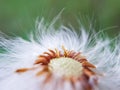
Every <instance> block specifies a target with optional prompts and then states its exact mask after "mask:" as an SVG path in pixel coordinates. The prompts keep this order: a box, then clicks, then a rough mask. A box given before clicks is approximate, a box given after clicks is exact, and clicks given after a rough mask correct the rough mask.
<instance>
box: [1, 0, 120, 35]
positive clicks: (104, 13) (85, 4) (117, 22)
mask: <svg viewBox="0 0 120 90" xmlns="http://www.w3.org/2000/svg"><path fill="white" fill-rule="evenodd" d="M63 8H64V11H63V13H62V14H61V17H60V21H62V23H64V24H65V25H68V24H71V25H73V26H74V27H75V28H76V29H78V28H79V27H80V24H79V23H78V22H79V20H80V21H81V22H82V23H83V24H84V25H86V27H87V24H89V23H92V24H93V26H94V28H95V29H96V30H97V31H100V30H102V29H105V28H109V29H108V30H107V29H106V32H107V33H108V34H109V36H111V37H112V36H116V35H117V34H118V32H120V0H0V31H2V32H4V33H7V34H10V35H12V34H15V35H20V36H23V37H25V34H26V33H28V32H29V31H31V30H34V29H35V21H36V19H37V17H40V18H41V17H44V18H45V20H46V21H48V22H49V21H50V20H52V19H53V18H54V17H55V16H56V15H58V14H59V12H60V11H61V10H62V9H63ZM114 26H115V27H114ZM116 26H117V27H116ZM112 27H114V28H112Z"/></svg>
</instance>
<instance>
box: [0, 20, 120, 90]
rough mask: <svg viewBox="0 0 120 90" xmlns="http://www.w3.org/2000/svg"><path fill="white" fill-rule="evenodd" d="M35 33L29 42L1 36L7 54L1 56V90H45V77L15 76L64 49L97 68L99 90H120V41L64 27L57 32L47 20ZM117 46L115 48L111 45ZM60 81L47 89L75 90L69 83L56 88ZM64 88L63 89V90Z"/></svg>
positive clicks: (24, 74) (54, 79) (37, 27)
mask: <svg viewBox="0 0 120 90" xmlns="http://www.w3.org/2000/svg"><path fill="white" fill-rule="evenodd" d="M36 23H37V24H36V30H35V32H33V33H31V34H30V35H29V40H24V39H23V38H21V37H14V38H12V37H8V36H6V35H4V34H3V33H0V47H1V48H2V49H3V50H5V52H3V53H0V90H43V85H42V81H43V79H44V76H42V77H35V76H34V75H35V72H36V71H35V72H31V71H29V72H26V73H23V74H20V75H19V74H17V73H15V70H16V69H19V68H22V67H23V68H24V67H32V65H33V63H34V62H35V60H36V59H37V57H38V55H40V54H42V53H43V52H45V51H47V50H48V49H55V48H57V49H59V50H61V46H62V45H64V47H65V48H66V49H68V50H74V51H78V52H82V53H83V55H85V56H86V58H87V60H88V61H89V62H91V63H93V64H94V65H95V66H96V67H97V71H96V72H98V73H101V74H102V76H100V77H99V78H98V88H97V89H98V90H120V43H119V39H116V40H110V39H108V38H103V37H102V36H100V35H101V34H102V33H99V34H97V33H92V34H89V33H88V32H87V31H86V30H85V29H83V28H82V29H80V30H79V34H77V33H76V32H75V31H74V30H72V29H70V28H67V27H65V26H64V25H61V26H60V27H59V28H58V29H55V28H54V23H52V24H51V25H49V26H46V24H45V23H44V19H42V20H41V21H40V22H36ZM113 42H114V47H115V48H112V47H111V43H113ZM57 81H60V80H59V79H58V78H57V77H53V81H50V83H49V84H47V85H46V86H44V89H45V90H54V88H55V86H57V87H56V88H55V90H72V88H71V85H70V83H69V82H64V84H63V85H61V86H60V85H56V83H57ZM80 85H81V84H80V83H79V82H77V83H76V88H77V90H80V89H81V90H82V88H81V86H80ZM62 87H63V88H62Z"/></svg>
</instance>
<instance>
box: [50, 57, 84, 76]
mask: <svg viewBox="0 0 120 90" xmlns="http://www.w3.org/2000/svg"><path fill="white" fill-rule="evenodd" d="M49 68H50V71H52V72H55V73H57V74H58V75H61V76H62V75H63V76H66V77H70V76H80V75H81V74H82V69H83V67H82V64H81V63H79V62H77V61H75V60H74V59H71V58H65V57H61V58H55V59H53V60H51V61H50V63H49Z"/></svg>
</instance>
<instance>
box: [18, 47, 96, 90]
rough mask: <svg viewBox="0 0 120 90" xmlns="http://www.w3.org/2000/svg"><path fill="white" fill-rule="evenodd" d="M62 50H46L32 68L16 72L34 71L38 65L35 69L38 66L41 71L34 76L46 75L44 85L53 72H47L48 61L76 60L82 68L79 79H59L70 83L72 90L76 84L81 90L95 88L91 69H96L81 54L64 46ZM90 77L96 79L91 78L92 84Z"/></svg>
mask: <svg viewBox="0 0 120 90" xmlns="http://www.w3.org/2000/svg"><path fill="white" fill-rule="evenodd" d="M62 50H63V52H61V51H59V50H58V49H55V50H51V49H48V52H44V53H43V54H42V55H39V56H38V59H37V60H36V61H35V63H34V64H33V67H32V68H20V69H17V70H16V72H17V73H23V72H26V71H29V70H34V69H35V68H34V65H38V67H37V68H40V67H39V65H40V66H42V68H43V69H42V70H40V71H38V72H37V73H36V76H41V75H43V74H46V79H45V80H44V82H43V83H44V84H46V83H49V80H50V79H51V77H52V75H53V72H52V71H51V70H49V65H48V64H49V63H50V61H51V60H53V59H55V58H61V57H65V58H72V59H73V60H76V61H78V62H79V63H81V64H82V67H83V70H82V74H81V75H80V76H79V77H75V76H71V77H69V78H68V77H65V76H62V78H61V77H60V78H61V79H62V80H63V81H64V80H68V81H69V82H70V83H71V86H72V88H73V90H76V87H75V84H76V82H80V83H81V87H82V89H83V90H93V87H94V86H97V77H96V73H95V72H94V71H92V70H91V68H96V67H95V66H94V65H93V64H91V63H89V62H88V61H87V59H86V58H85V57H84V56H82V55H81V52H75V51H73V50H66V49H65V48H64V46H62ZM78 69H79V68H78ZM92 77H96V78H93V82H92V84H91V83H90V82H89V81H90V79H91V78H92Z"/></svg>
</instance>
